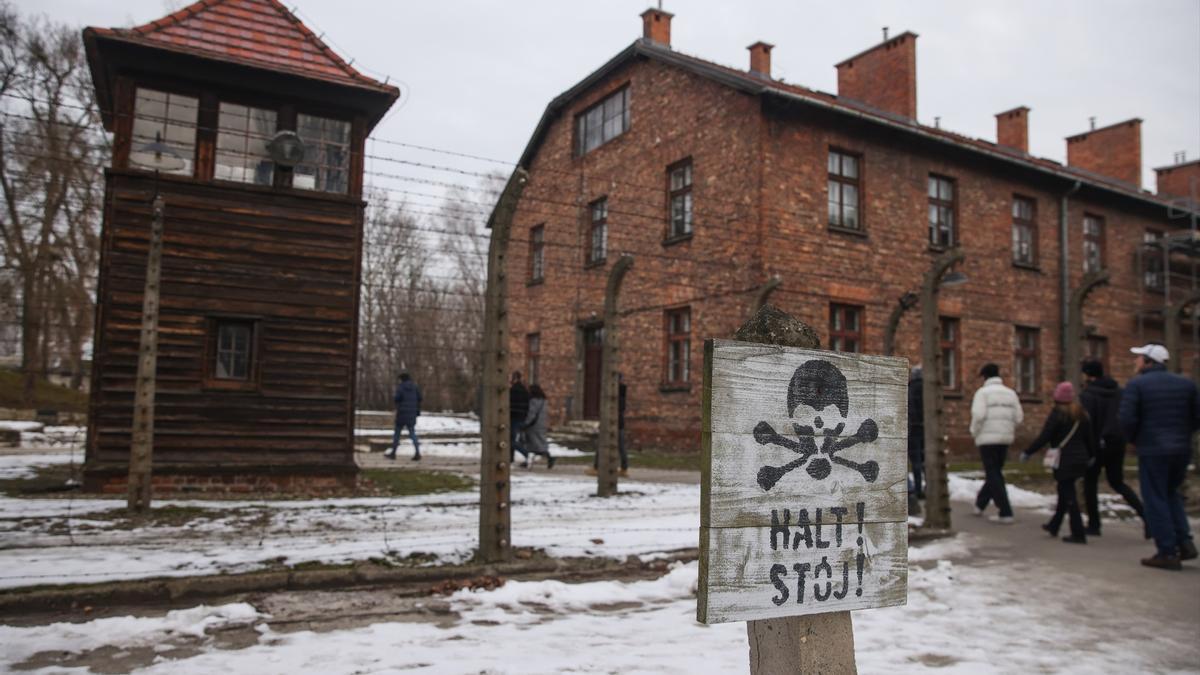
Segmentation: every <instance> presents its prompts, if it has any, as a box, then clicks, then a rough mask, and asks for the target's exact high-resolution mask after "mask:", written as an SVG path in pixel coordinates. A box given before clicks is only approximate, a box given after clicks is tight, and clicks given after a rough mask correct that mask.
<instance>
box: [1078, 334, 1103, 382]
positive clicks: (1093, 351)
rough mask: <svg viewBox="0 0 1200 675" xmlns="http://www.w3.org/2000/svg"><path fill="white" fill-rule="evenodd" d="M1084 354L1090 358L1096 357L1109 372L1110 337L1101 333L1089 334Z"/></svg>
mask: <svg viewBox="0 0 1200 675" xmlns="http://www.w3.org/2000/svg"><path fill="white" fill-rule="evenodd" d="M1084 356H1086V357H1087V358H1089V359H1095V360H1096V361H1099V362H1100V365H1102V366H1104V372H1106V373H1107V372H1108V338H1106V337H1101V336H1099V335H1089V336H1087V341H1086V342H1085V343H1084Z"/></svg>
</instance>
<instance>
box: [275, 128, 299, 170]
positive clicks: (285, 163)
mask: <svg viewBox="0 0 1200 675" xmlns="http://www.w3.org/2000/svg"><path fill="white" fill-rule="evenodd" d="M267 152H268V153H270V155H271V161H273V162H275V164H277V165H279V166H281V167H284V168H285V169H290V168H292V167H294V166H296V165H297V164H299V163H300V160H302V159H304V141H303V140H302V139H301V138H300V135H299V134H297V133H296V132H294V131H286V130H285V131H280V132H279V133H277V134H275V137H274V138H272V139H271V142H270V143H267Z"/></svg>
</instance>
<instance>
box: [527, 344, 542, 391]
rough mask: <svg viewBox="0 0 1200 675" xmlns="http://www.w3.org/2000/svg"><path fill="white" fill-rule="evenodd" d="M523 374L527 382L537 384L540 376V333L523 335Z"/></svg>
mask: <svg viewBox="0 0 1200 675" xmlns="http://www.w3.org/2000/svg"><path fill="white" fill-rule="evenodd" d="M525 374H526V375H527V376H528V382H529V384H538V382H540V380H541V376H542V334H541V333H530V334H529V335H526V336H525Z"/></svg>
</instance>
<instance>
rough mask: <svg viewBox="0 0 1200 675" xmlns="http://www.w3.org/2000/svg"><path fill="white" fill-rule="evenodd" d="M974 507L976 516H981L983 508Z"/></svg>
mask: <svg viewBox="0 0 1200 675" xmlns="http://www.w3.org/2000/svg"><path fill="white" fill-rule="evenodd" d="M974 509H975V517H979V516H982V515H983V509H981V508H979V507H978V506H976V507H974Z"/></svg>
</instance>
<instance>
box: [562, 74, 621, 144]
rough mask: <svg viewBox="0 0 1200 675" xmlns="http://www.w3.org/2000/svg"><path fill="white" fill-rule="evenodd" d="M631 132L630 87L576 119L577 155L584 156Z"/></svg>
mask: <svg viewBox="0 0 1200 675" xmlns="http://www.w3.org/2000/svg"><path fill="white" fill-rule="evenodd" d="M628 130H629V87H625V88H623V89H621V90H620V91H618V92H616V93H615V94H612V95H611V96H609V97H608V98H605V99H604V100H603V101H600V102H599V103H597V104H595V105H593V106H592V107H590V108H588V109H587V110H585V111H583V112H582V113H580V114H579V115H578V116H577V117H576V118H575V154H576V155H577V156H583V155H586V154H587V153H589V152H591V151H592V150H595V149H596V148H598V147H600V146H601V145H604V144H605V143H607V142H609V141H611V140H612V139H614V138H616V137H617V136H620V135H621V134H623V133H625V132H626V131H628Z"/></svg>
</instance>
